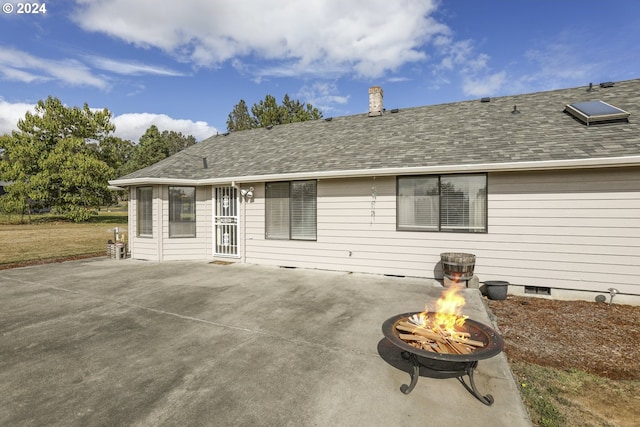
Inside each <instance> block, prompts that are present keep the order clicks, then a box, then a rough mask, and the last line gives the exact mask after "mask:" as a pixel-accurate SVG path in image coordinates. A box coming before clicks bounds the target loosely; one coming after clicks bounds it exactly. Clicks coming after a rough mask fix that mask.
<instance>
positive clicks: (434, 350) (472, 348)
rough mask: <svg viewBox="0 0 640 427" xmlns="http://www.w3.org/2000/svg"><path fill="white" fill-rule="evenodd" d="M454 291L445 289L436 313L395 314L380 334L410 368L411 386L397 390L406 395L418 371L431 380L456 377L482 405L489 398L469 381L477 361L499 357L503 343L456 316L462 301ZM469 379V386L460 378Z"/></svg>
mask: <svg viewBox="0 0 640 427" xmlns="http://www.w3.org/2000/svg"><path fill="white" fill-rule="evenodd" d="M457 292H458V289H457V288H455V287H454V288H451V289H449V290H447V291H446V292H445V293H444V294H443V296H442V297H441V298H440V299H439V300H438V303H437V307H438V308H437V310H436V311H435V312H429V311H428V310H426V309H425V311H424V312H412V313H404V314H398V315H396V316H393V317H391V318H389V319H387V320H386V321H385V322H384V323H383V324H382V333H383V334H384V336H385V337H386V338H387V339H388V340H389V341H390V342H391V343H392V344H393V345H394V346H396V347H397V348H398V349H400V350H401V354H402V357H403V359H405V360H409V361H410V362H411V363H412V365H413V372H412V373H411V383H410V384H409V385H406V384H403V385H402V387H400V390H401V391H402V392H403V393H404V394H409V393H411V391H412V390H413V389H414V387H415V386H416V384H417V382H418V378H419V377H420V369H421V368H422V369H423V370H425V371H426V373H427V374H428V375H429V376H431V377H434V378H458V379H459V380H460V382H461V383H462V384H463V385H464V387H465V388H466V389H467V390H468V391H469V392H470V393H471V394H472V395H473V396H474V397H476V398H477V399H478V400H480V401H481V402H482V403H484V404H485V405H492V404H493V396H491V395H490V394H487V395H482V394H481V393H480V392H479V391H478V389H477V388H476V385H475V381H474V378H473V374H474V371H475V369H476V367H477V366H478V361H480V360H482V359H488V358H490V357H493V356H495V355H497V354H499V353H500V352H501V351H502V349H503V347H504V342H503V341H502V337H501V336H500V335H499V334H498V333H497V332H496V331H494V330H493V329H492V328H491V327H489V326H487V325H485V324H483V323H480V322H477V321H475V320H471V319H468V318H467V316H462V315H460V308H461V307H462V306H463V305H464V303H465V301H464V298H463V297H462V296H460V295H459V294H458V293H457ZM465 375H467V376H468V377H469V384H467V382H466V381H465V379H464V376H465Z"/></svg>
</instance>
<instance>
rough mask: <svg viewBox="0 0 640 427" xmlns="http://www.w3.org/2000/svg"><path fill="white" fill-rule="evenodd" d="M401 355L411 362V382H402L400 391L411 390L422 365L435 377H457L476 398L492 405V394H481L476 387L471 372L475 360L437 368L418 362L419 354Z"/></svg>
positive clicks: (404, 352)
mask: <svg viewBox="0 0 640 427" xmlns="http://www.w3.org/2000/svg"><path fill="white" fill-rule="evenodd" d="M401 355H402V358H403V359H405V360H409V361H411V364H412V365H413V372H412V373H411V383H409V385H407V384H402V386H401V387H400V391H401V392H403V393H404V394H409V393H411V392H412V391H413V389H414V388H415V386H416V384H417V383H418V378H419V377H420V367H422V368H424V369H426V370H427V372H429V373H431V374H433V375H434V376H436V377H440V378H452V377H455V378H458V380H459V381H460V382H461V383H462V385H464V387H465V388H466V389H467V391H468V392H469V393H471V394H472V395H473V396H474V397H475V398H476V399H478V400H479V401H480V402H482V403H484V404H485V405H487V406H491V405H493V401H494V400H493V396H492V395H490V394H487V395H484V396H483V395H482V394H481V393H480V392H479V391H478V389H477V388H476V382H475V380H474V379H473V373H474V371H475V369H476V367H477V366H478V361H477V360H474V361H470V362H459V363H457V366H460V369H446V368H445V369H438V368H434V367H431V366H427V365H425V364H423V363H420V360H419V356H418V355H416V354H414V353H410V352H408V351H403V352H402V353H401ZM464 375H467V376H468V377H469V384H467V383H466V381H465V380H464Z"/></svg>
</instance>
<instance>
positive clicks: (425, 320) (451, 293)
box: [409, 284, 468, 339]
mask: <svg viewBox="0 0 640 427" xmlns="http://www.w3.org/2000/svg"><path fill="white" fill-rule="evenodd" d="M461 288H462V287H461V286H459V285H457V284H454V285H453V286H451V287H449V288H448V289H447V290H445V291H444V292H443V293H442V295H441V296H440V298H438V301H436V310H435V313H434V314H433V316H432V317H431V318H429V316H428V313H429V307H428V306H427V307H425V309H424V311H423V312H422V313H419V314H417V315H415V316H412V317H411V318H410V319H409V321H410V322H411V323H413V324H415V325H416V326H419V327H422V328H425V329H433V330H434V331H438V330H440V331H442V332H446V334H447V335H449V336H457V337H460V338H462V339H464V336H463V335H464V334H461V332H460V330H461V329H462V328H463V326H464V322H465V320H466V319H467V318H468V316H464V315H462V314H461V312H462V307H464V305H465V303H466V301H465V299H464V297H463V296H462V295H460V293H459V291H460V289H461Z"/></svg>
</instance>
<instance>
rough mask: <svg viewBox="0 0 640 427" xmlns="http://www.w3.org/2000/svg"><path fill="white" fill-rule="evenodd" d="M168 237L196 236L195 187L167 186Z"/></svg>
mask: <svg viewBox="0 0 640 427" xmlns="http://www.w3.org/2000/svg"><path fill="white" fill-rule="evenodd" d="M169 237H196V188H195V187H169Z"/></svg>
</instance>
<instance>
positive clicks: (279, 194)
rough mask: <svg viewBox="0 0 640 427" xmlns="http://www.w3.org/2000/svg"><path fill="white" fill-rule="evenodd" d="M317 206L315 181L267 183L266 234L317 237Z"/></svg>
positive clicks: (299, 238)
mask: <svg viewBox="0 0 640 427" xmlns="http://www.w3.org/2000/svg"><path fill="white" fill-rule="evenodd" d="M316 206H317V183H316V181H292V182H269V183H267V185H266V204H265V218H266V225H265V229H266V238H267V239H290V240H316V238H317V233H316V229H317V219H316V218H317V213H316V210H317V209H316Z"/></svg>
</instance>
